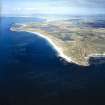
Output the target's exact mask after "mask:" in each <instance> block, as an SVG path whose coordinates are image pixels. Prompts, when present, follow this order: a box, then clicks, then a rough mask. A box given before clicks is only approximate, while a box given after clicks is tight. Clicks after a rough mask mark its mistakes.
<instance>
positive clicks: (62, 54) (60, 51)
mask: <svg viewBox="0 0 105 105" xmlns="http://www.w3.org/2000/svg"><path fill="white" fill-rule="evenodd" d="M27 32H29V33H32V34H35V35H37V36H40V37H42V38H44V39H45V40H47V41H48V42H49V43H50V44H51V45H52V47H53V48H54V49H55V50H56V51H57V52H58V55H57V56H58V57H61V58H63V59H64V60H66V61H67V62H74V61H73V60H72V59H71V58H70V57H68V56H66V55H65V54H64V53H63V51H62V49H60V48H59V47H58V46H56V45H55V44H54V42H53V41H52V40H51V39H50V38H48V37H47V36H45V35H43V34H40V33H38V32H32V31H27Z"/></svg>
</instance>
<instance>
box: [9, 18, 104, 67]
mask: <svg viewBox="0 0 105 105" xmlns="http://www.w3.org/2000/svg"><path fill="white" fill-rule="evenodd" d="M93 23H94V21H86V20H85V21H83V20H59V21H58V20H57V21H56V20H55V21H45V22H32V23H26V24H19V23H16V24H14V25H12V27H11V28H10V30H11V31H18V32H21V31H25V32H31V33H34V34H35V35H38V36H40V37H42V38H45V39H46V40H47V41H49V43H50V44H51V45H52V46H53V47H54V48H55V49H56V50H57V52H58V54H57V55H58V56H60V57H62V58H63V59H65V60H66V61H68V62H73V63H76V64H78V65H83V66H88V65H89V60H90V58H91V57H105V56H104V55H105V27H95V26H93ZM101 63H105V59H104V60H103V59H102V60H101Z"/></svg>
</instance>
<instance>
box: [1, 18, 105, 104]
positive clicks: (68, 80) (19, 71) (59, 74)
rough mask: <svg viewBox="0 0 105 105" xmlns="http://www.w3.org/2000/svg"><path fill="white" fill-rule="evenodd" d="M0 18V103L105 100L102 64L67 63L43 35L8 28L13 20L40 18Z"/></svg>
mask: <svg viewBox="0 0 105 105" xmlns="http://www.w3.org/2000/svg"><path fill="white" fill-rule="evenodd" d="M0 20H1V21H0V105H80V104H81V105H104V104H105V102H104V98H105V64H100V65H90V66H88V67H83V66H79V65H76V64H73V63H68V62H66V61H65V60H64V59H62V58H60V57H58V56H57V52H56V51H55V49H54V48H52V46H51V45H50V44H49V43H48V41H46V40H45V39H43V38H41V37H39V36H37V35H35V34H32V33H27V32H12V31H10V27H11V26H12V25H13V24H14V23H28V22H39V21H43V20H41V19H38V18H34V17H1V18H0ZM99 26H100V25H99Z"/></svg>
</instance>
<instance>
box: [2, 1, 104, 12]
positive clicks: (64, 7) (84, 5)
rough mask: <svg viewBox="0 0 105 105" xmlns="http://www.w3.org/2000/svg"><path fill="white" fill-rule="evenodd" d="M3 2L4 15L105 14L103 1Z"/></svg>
mask: <svg viewBox="0 0 105 105" xmlns="http://www.w3.org/2000/svg"><path fill="white" fill-rule="evenodd" d="M10 1H11V0H3V4H2V5H3V9H2V11H3V12H5V13H7V12H8V13H10V12H11V13H17V14H19V13H21V14H22V13H24V14H33V13H50V14H51V13H56V14H63V13H69V14H70V13H71V14H72V13H74V14H77V13H89V12H90V13H92V12H94V13H97V12H100V13H105V0H14V1H13V2H10ZM20 11H21V12H20Z"/></svg>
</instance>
